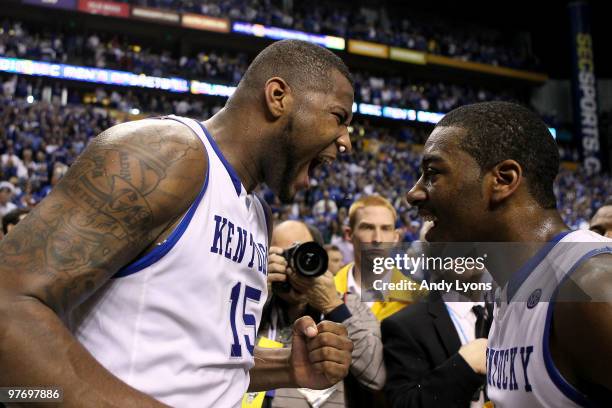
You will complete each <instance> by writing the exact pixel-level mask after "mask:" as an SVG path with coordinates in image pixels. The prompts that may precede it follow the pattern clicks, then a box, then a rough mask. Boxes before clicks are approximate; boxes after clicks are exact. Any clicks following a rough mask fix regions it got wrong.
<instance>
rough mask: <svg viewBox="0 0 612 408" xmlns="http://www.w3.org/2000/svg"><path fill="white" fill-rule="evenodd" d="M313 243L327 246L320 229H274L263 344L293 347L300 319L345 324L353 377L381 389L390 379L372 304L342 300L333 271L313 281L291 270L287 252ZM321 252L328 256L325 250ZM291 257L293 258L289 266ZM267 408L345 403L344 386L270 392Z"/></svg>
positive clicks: (292, 224) (288, 224) (291, 225)
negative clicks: (350, 343)
mask: <svg viewBox="0 0 612 408" xmlns="http://www.w3.org/2000/svg"><path fill="white" fill-rule="evenodd" d="M312 241H315V242H317V243H318V244H319V245H321V244H322V242H321V241H322V240H321V239H320V234H319V233H318V231H317V230H316V229H315V228H312V227H309V226H307V225H306V224H304V223H302V222H299V221H285V222H283V223H281V224H278V225H277V226H276V227H275V228H274V231H273V233H272V243H271V246H270V250H269V257H268V284H269V285H270V287H269V288H270V291H269V293H270V296H269V299H268V302H267V304H266V306H265V308H264V311H263V316H262V323H261V327H260V328H259V338H260V344H262V342H261V340H262V338H263V339H264V341H265V342H266V343H268V344H270V343H272V344H275V345H276V347H281V346H282V347H287V346H289V345H290V344H291V334H292V329H291V322H293V321H295V319H297V318H299V317H301V316H305V315H311V316H312V317H313V318H314V319H315V320H320V319H322V318H324V319H326V320H332V321H335V322H339V323H343V324H344V325H345V326H346V327H347V329H348V332H349V338H350V339H351V340H352V341H353V343H354V350H353V360H352V363H351V368H350V369H351V372H352V374H353V375H354V376H355V377H357V378H358V380H359V381H360V382H361V383H362V384H363V385H364V386H366V387H370V388H372V389H380V388H382V386H383V385H384V381H385V370H384V365H383V363H382V342H381V337H380V328H379V325H378V322H377V321H376V318H375V317H374V315H373V314H372V313H371V312H370V310H369V308H368V307H367V305H365V304H363V303H361V302H360V301H359V298H358V297H357V296H355V295H351V294H349V295H347V296H345V297H344V299H343V298H341V297H340V295H339V294H338V292H337V291H336V288H335V285H334V278H333V275H332V274H331V272H329V271H326V272H325V273H323V274H322V275H320V276H317V277H312V276H303V275H301V274H300V273H298V272H297V271H295V270H293V269H294V268H291V267H289V265H290V264H291V262H292V260H291V254H289V253H288V252H290V251H286V250H287V248H292V247H293V246H294V245H295V244H296V243H306V242H312ZM321 249H322V248H321ZM322 252H323V254H325V250H324V249H322ZM283 253H284V255H283ZM286 257H289V262H288V259H286ZM326 263H327V259H325V264H326ZM296 269H297V268H296ZM271 341H272V342H271ZM263 406H264V407H266V406H268V407H270V406H271V407H292V408H293V407H296V408H299V407H310V406H316V407H344V406H346V405H345V401H344V389H343V384H342V383H339V384H337V385H335V386H334V387H332V388H330V389H328V390H321V391H315V390H306V389H278V390H275V391H272V392H268V393H267V395H266V398H265V401H264V405H263Z"/></svg>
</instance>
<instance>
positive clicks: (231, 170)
mask: <svg viewBox="0 0 612 408" xmlns="http://www.w3.org/2000/svg"><path fill="white" fill-rule="evenodd" d="M197 123H198V125H200V127H201V128H202V131H204V134H205V135H206V138H207V139H208V143H210V145H211V146H212V148H213V150H214V151H215V153H216V155H217V157H218V158H219V160H221V163H223V166H224V167H225V170H227V173H228V174H229V176H230V178H231V179H232V184H233V185H234V189H236V195H237V196H238V197H240V193H241V192H242V182H241V181H240V177H238V173H236V170H235V169H234V168H233V167H232V165H231V164H230V163H229V162H228V161H227V159H226V158H225V156H223V153H222V152H221V149H219V145H217V142H216V141H215V139H213V137H212V136H211V135H210V133H208V129H206V126H204V124H203V123H202V122H197Z"/></svg>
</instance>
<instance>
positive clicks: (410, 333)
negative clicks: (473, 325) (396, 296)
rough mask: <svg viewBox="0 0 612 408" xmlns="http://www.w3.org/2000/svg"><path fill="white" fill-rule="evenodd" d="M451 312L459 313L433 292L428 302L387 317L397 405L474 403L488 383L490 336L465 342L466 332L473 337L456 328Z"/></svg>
mask: <svg viewBox="0 0 612 408" xmlns="http://www.w3.org/2000/svg"><path fill="white" fill-rule="evenodd" d="M453 303H463V302H453ZM449 312H450V313H454V314H455V315H458V314H459V313H457V311H456V310H453V309H450V308H448V307H447V305H446V304H445V302H444V300H443V299H442V296H441V295H440V294H439V293H437V292H432V293H431V294H430V295H429V297H428V298H427V300H426V301H424V302H420V303H417V304H414V305H412V306H411V307H408V308H406V309H403V310H401V311H400V312H398V313H396V314H394V315H392V316H390V317H388V318H387V319H385V320H383V321H382V325H381V331H382V337H383V353H384V359H385V365H386V367H387V384H386V386H385V391H386V394H387V398H388V400H389V402H390V405H391V407H393V408H404V407H470V406H471V402H472V399H473V396H474V394H475V392H476V391H477V390H478V389H479V388H480V387H481V386H482V385H483V384H484V382H485V377H484V374H485V372H486V368H485V360H486V357H485V353H486V347H487V340H486V339H484V338H478V339H474V340H470V341H466V342H465V344H463V345H462V343H463V341H465V339H462V336H463V335H465V336H466V337H468V338H469V335H468V333H467V331H466V330H463V333H462V332H460V331H458V330H457V329H456V327H455V324H454V322H453V320H452V318H451V315H450V313H449ZM472 338H474V337H473V336H472ZM480 406H482V404H480Z"/></svg>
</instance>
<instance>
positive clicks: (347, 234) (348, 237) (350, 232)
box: [342, 225, 353, 241]
mask: <svg viewBox="0 0 612 408" xmlns="http://www.w3.org/2000/svg"><path fill="white" fill-rule="evenodd" d="M342 230H343V231H344V239H345V240H347V241H350V240H351V239H353V230H352V229H351V227H349V226H348V225H345V226H344V227H342Z"/></svg>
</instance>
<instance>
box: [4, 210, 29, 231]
mask: <svg viewBox="0 0 612 408" xmlns="http://www.w3.org/2000/svg"><path fill="white" fill-rule="evenodd" d="M29 212H30V209H29V208H18V209H16V210H13V211H11V212H9V213H8V214H6V215H5V216H4V217H2V232H3V233H4V235H6V234H8V233H9V232H11V230H12V229H13V228H15V225H17V224H18V223H19V221H21V220H23V219H24V218H25V217H26V215H28V213H29Z"/></svg>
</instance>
